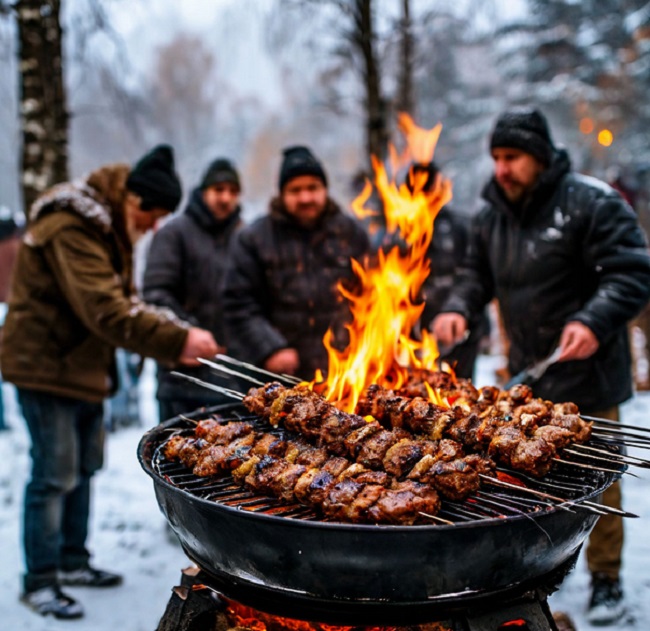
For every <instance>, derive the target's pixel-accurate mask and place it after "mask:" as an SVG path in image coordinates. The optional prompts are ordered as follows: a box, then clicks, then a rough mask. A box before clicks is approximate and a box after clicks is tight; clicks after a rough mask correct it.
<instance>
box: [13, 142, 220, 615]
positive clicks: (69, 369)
mask: <svg viewBox="0 0 650 631" xmlns="http://www.w3.org/2000/svg"><path fill="white" fill-rule="evenodd" d="M180 199H181V186H180V181H179V179H178V176H177V175H176V172H175V170H174V158H173V152H172V149H171V147H169V146H166V145H160V146H158V147H155V148H154V149H153V150H152V151H151V152H149V153H148V154H147V155H145V156H144V157H143V158H142V159H141V160H140V161H139V162H138V163H137V164H136V165H135V166H134V167H133V168H132V169H131V168H130V167H129V166H128V165H125V164H116V165H109V166H105V167H103V168H100V169H99V170H97V171H95V172H93V173H91V174H90V176H88V177H87V178H86V179H85V180H83V181H80V182H71V183H65V184H61V185H59V186H56V187H54V188H53V189H52V190H50V191H48V192H46V193H45V194H44V195H42V196H41V197H40V198H39V199H38V200H37V201H36V202H35V203H34V205H33V206H32V208H31V209H30V213H29V218H28V220H29V224H28V227H27V230H26V232H25V235H24V237H23V241H22V243H21V246H20V249H19V252H18V257H17V261H16V266H15V269H14V276H13V280H12V285H11V290H10V296H9V301H8V304H9V310H8V314H7V319H6V322H5V329H4V333H5V335H4V345H3V348H2V356H1V358H0V359H1V365H2V373H3V376H4V378H5V379H6V380H7V381H10V382H12V383H13V384H15V385H16V387H17V392H18V400H19V403H20V406H21V410H22V413H23V416H24V418H25V420H26V422H27V425H28V429H29V432H30V436H31V441H32V444H31V450H30V453H31V456H32V473H31V479H30V481H29V482H28V484H27V487H26V491H25V510H24V524H23V526H24V528H23V537H24V550H25V561H26V566H27V572H26V574H25V575H24V584H23V594H22V596H21V600H22V601H23V602H24V603H25V604H27V605H28V606H29V607H30V608H32V609H33V610H34V611H36V612H38V613H40V614H42V615H47V614H53V615H54V616H55V617H57V618H78V617H80V616H82V615H83V609H82V608H81V605H80V604H79V603H78V602H76V601H75V600H74V599H73V598H72V597H70V596H69V595H67V594H65V593H64V592H62V591H61V587H60V586H61V585H83V586H87V587H109V586H113V585H118V584H119V583H120V582H121V576H119V575H117V574H113V573H111V572H106V571H103V570H99V569H97V568H94V567H92V566H91V565H90V563H89V559H90V554H89V552H88V550H87V549H86V538H87V534H88V516H89V507H90V479H91V477H92V475H93V474H94V473H95V471H97V470H98V469H99V468H100V467H101V465H102V455H103V442H104V431H103V421H102V419H103V406H102V403H103V400H104V399H105V398H106V397H107V396H109V395H110V394H111V393H112V392H113V391H114V390H115V388H116V385H117V384H116V370H115V357H114V355H115V349H116V347H123V348H126V349H128V350H130V351H133V352H135V353H139V354H141V355H144V356H149V357H153V358H155V359H156V360H158V361H161V362H167V363H169V364H170V365H173V364H176V363H180V364H184V365H195V364H198V362H197V361H196V358H197V357H208V356H211V355H214V354H215V353H216V352H218V350H219V348H218V346H217V343H216V342H215V340H214V338H213V336H212V334H211V333H209V332H207V331H204V330H203V329H199V328H195V327H191V326H190V325H189V324H187V323H185V322H183V321H181V320H179V319H177V318H176V317H175V316H174V315H173V314H172V313H171V312H169V311H165V310H161V309H157V308H154V307H151V306H149V305H146V304H144V303H142V302H140V301H138V300H137V298H135V297H134V296H133V295H132V279H131V272H132V252H133V244H134V243H135V241H136V240H137V238H138V237H139V236H140V235H142V234H143V233H144V232H146V230H147V229H149V228H151V227H152V226H153V224H154V223H155V221H156V220H157V219H158V218H160V217H161V216H163V215H166V214H168V213H169V212H171V211H173V210H174V209H175V208H176V206H177V205H178V203H179V201H180Z"/></svg>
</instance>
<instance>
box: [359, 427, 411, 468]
mask: <svg viewBox="0 0 650 631" xmlns="http://www.w3.org/2000/svg"><path fill="white" fill-rule="evenodd" d="M405 434H406V432H404V431H403V430H400V429H396V430H393V431H392V432H389V431H388V430H385V429H382V430H381V431H380V432H377V433H376V434H374V435H373V436H371V437H370V438H368V439H367V440H366V441H365V442H364V443H363V445H362V446H361V449H360V450H359V453H358V455H357V457H356V460H357V462H360V463H361V464H363V465H365V466H367V467H370V468H371V469H382V468H383V466H384V463H383V461H384V457H385V455H386V453H387V452H388V450H389V449H390V448H391V447H392V446H393V445H394V444H395V443H397V442H398V441H400V440H401V439H402V438H403V437H404V436H405Z"/></svg>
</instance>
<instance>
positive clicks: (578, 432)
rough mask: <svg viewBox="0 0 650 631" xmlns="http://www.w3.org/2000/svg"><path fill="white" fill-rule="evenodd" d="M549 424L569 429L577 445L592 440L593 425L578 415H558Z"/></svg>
mask: <svg viewBox="0 0 650 631" xmlns="http://www.w3.org/2000/svg"><path fill="white" fill-rule="evenodd" d="M548 424H549V425H555V426H557V427H563V428H565V429H568V430H569V431H570V432H571V433H572V435H573V440H574V441H575V442H577V443H584V442H587V441H588V440H589V439H590V438H591V427H592V423H591V422H590V421H585V420H584V419H582V418H580V417H579V416H578V415H577V414H556V415H554V416H553V417H552V418H551V419H550V421H549V423H548Z"/></svg>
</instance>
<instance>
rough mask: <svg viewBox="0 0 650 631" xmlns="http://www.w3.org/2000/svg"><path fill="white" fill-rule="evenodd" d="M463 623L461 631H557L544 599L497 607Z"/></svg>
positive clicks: (468, 618)
mask: <svg viewBox="0 0 650 631" xmlns="http://www.w3.org/2000/svg"><path fill="white" fill-rule="evenodd" d="M464 622H465V627H464V629H463V631H465V630H466V631H558V629H557V626H556V624H555V621H554V620H553V615H552V614H551V610H550V608H549V606H548V603H547V602H546V599H543V600H533V601H531V602H524V603H518V604H514V605H510V606H505V607H503V608H501V607H497V608H495V610H493V611H489V612H484V613H482V614H479V615H476V616H467V617H466V619H465V621H464Z"/></svg>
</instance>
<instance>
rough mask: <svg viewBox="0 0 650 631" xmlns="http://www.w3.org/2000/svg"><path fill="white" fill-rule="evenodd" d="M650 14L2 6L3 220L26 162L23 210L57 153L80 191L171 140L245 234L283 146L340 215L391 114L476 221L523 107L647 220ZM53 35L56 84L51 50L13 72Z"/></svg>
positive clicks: (227, 3) (533, 0)
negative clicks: (400, 117) (502, 131)
mask: <svg viewBox="0 0 650 631" xmlns="http://www.w3.org/2000/svg"><path fill="white" fill-rule="evenodd" d="M506 5H507V6H506ZM28 9H32V10H33V11H37V13H34V12H32V13H31V15H32V16H35V15H38V16H39V24H38V25H36V24H33V23H32V24H30V23H28V22H27V17H28V15H29V12H28ZM21 11H22V12H23V13H22V16H23V17H21ZM649 15H650V2H649V1H648V0H583V1H582V2H575V0H518V1H517V2H509V3H499V2H496V1H494V0H485V1H482V2H480V3H479V2H476V1H475V0H457V1H456V2H454V3H453V4H452V3H449V2H448V1H446V0H428V1H427V2H421V1H418V0H400V1H399V2H395V0H322V1H316V0H220V1H219V2H217V3H215V2H213V1H210V0H184V2H183V3H177V2H174V1H173V0H155V2H152V1H151V0H128V1H125V0H113V1H112V2H107V1H106V0H75V2H69V1H66V0H41V1H39V2H36V1H35V0H20V1H17V0H0V78H1V79H2V82H1V83H0V96H1V98H2V102H1V103H0V141H1V142H2V143H3V147H7V150H5V151H3V152H2V154H0V166H1V167H3V168H0V204H5V205H8V206H10V207H16V206H17V205H18V204H20V201H19V200H20V198H21V196H22V195H23V192H22V191H20V185H19V183H20V182H21V178H20V176H19V164H20V163H21V162H22V164H23V165H24V169H25V176H24V177H23V178H22V181H23V182H25V183H26V184H28V185H29V186H30V187H33V189H32V190H31V191H28V190H26V191H25V192H24V195H25V199H26V200H29V199H30V196H32V195H34V194H36V193H37V192H39V191H40V190H41V188H42V187H44V186H46V185H49V184H50V183H51V182H52V181H54V180H56V179H60V178H62V177H63V175H64V173H65V171H64V170H63V168H64V166H65V164H66V161H65V159H64V158H65V154H66V147H67V153H68V154H69V160H68V161H67V164H68V166H69V170H70V173H69V175H70V176H72V177H75V176H78V175H82V174H83V173H85V172H87V171H88V170H90V169H91V168H94V167H96V166H98V165H99V164H103V163H105V162H108V161H114V160H127V161H130V160H132V159H135V158H137V157H138V155H139V154H140V153H142V152H143V151H145V150H146V149H147V148H148V147H149V146H151V145H152V144H154V143H156V142H163V141H166V142H171V143H172V144H173V145H174V146H175V147H176V150H177V160H178V166H179V171H180V173H181V175H182V177H183V180H184V184H185V190H186V191H189V189H190V187H191V186H192V185H193V184H194V183H195V181H196V178H197V177H198V176H199V172H200V171H201V170H202V168H203V167H204V166H205V164H207V163H208V161H209V160H211V159H212V158H213V157H214V156H216V155H217V154H225V155H229V156H231V157H232V158H233V159H235V161H236V162H237V163H238V164H239V165H240V167H241V168H242V172H243V182H244V202H245V211H246V214H247V215H248V216H249V217H251V216H254V215H256V214H259V213H261V212H263V211H264V208H265V206H266V201H267V200H268V198H269V197H270V195H272V194H273V193H274V192H275V187H276V176H277V168H278V165H279V160H280V150H281V148H282V147H283V146H285V145H287V144H294V143H305V144H310V145H311V146H312V147H313V148H314V150H315V151H316V153H317V154H318V155H319V157H321V158H322V159H323V161H324V162H325V164H326V165H327V166H328V170H329V172H330V176H331V177H330V180H331V183H332V184H331V186H332V189H333V194H334V195H335V196H336V197H337V198H339V199H340V200H341V201H342V202H343V203H347V202H348V201H349V200H350V198H351V196H352V191H351V188H350V182H351V180H352V179H353V176H354V175H355V174H356V173H358V172H359V171H366V172H367V170H368V156H369V154H370V153H378V154H380V155H383V154H384V152H385V148H386V144H387V142H388V141H389V140H391V139H393V140H395V138H394V128H395V119H396V116H395V115H396V112H398V111H410V112H411V113H412V114H414V115H415V120H416V122H418V123H419V124H420V125H422V126H425V127H431V126H433V125H435V124H436V123H438V122H442V124H443V132H442V135H441V138H440V142H439V145H438V148H437V151H436V161H437V162H439V163H440V165H441V166H442V168H443V169H444V171H445V173H446V175H447V176H448V177H450V178H451V180H452V182H453V184H454V206H456V207H457V208H458V209H460V210H464V211H465V212H468V213H471V212H474V211H475V210H476V209H477V207H478V206H479V193H480V188H481V186H482V184H483V182H484V181H485V179H486V178H487V177H488V175H489V173H490V170H491V164H490V160H489V156H488V152H487V136H488V134H489V131H490V127H491V124H492V122H493V120H494V117H495V115H496V114H497V112H498V111H500V110H501V109H502V108H503V107H505V106H506V105H507V104H511V103H520V102H535V103H537V104H539V105H540V106H541V107H542V108H543V109H544V110H545V111H546V112H547V113H548V115H549V118H550V120H551V123H552V125H553V128H554V132H555V136H556V138H557V140H558V141H560V142H562V143H563V144H565V145H567V147H568V148H569V150H570V151H571V154H572V157H573V160H574V163H575V166H576V168H577V169H578V170H583V171H587V172H591V173H593V174H594V175H597V176H600V177H604V176H605V172H606V171H607V169H608V168H609V167H611V166H613V165H617V166H619V167H620V168H621V169H622V173H623V175H624V176H625V177H627V178H628V179H629V180H630V182H631V183H632V184H633V185H634V186H635V187H636V188H637V189H638V193H639V194H638V195H637V198H636V199H637V209H638V210H639V212H640V213H641V214H643V213H645V212H646V209H647V206H648V203H647V191H648V189H649V188H650V182H648V181H647V180H648V178H649V175H648V174H649V172H650V139H649V137H648V134H650V131H648V130H649V129H650V128H649V125H648V123H649V122H650V121H649V120H648V119H649V118H650V111H649V109H650V102H649V101H648V99H647V97H646V95H647V94H648V88H650V86H649V85H648V83H649V82H650V18H649ZM57 16H58V17H59V20H58V22H57V21H56V20H55V19H54V18H55V17H57ZM37 26H38V28H39V29H41V33H40V34H38V33H37V36H35V37H34V38H33V39H30V43H29V44H28V45H25V46H23V45H19V43H20V42H21V41H22V40H23V39H25V37H26V33H27V31H26V30H25V29H26V28H28V27H31V28H36V27H37ZM60 26H62V27H63V29H60V28H59V27H60ZM61 33H64V34H65V37H64V39H63V42H62V44H63V47H62V56H59V57H58V58H59V59H62V60H63V65H61V63H58V62H57V61H56V59H57V53H56V51H55V52H54V53H53V54H51V55H48V56H47V58H45V59H44V61H43V63H42V64H40V63H39V64H38V65H37V64H34V63H31V62H30V63H26V64H22V65H20V66H19V64H18V63H17V59H18V54H19V51H20V54H21V55H26V54H28V53H29V51H30V46H32V47H33V46H35V45H40V46H41V47H43V46H46V45H47V46H55V44H56V40H57V39H59V40H60V37H61ZM21 38H22V39H21ZM48 38H49V39H48ZM58 45H59V46H61V42H60V41H59V44H58ZM52 50H54V48H53V49H52ZM29 54H32V55H35V54H37V53H36V52H32V53H29ZM61 67H62V69H63V71H64V72H63V75H61V73H60V72H59V77H60V76H62V77H63V82H62V83H61V82H60V81H59V79H57V72H58V69H59V68H61ZM19 68H22V69H23V70H24V71H25V74H24V75H19ZM29 72H31V73H36V75H37V76H36V79H39V80H42V79H46V80H47V81H46V83H47V86H45V85H43V86H41V88H39V89H40V90H41V92H42V96H38V94H37V96H36V97H34V98H31V97H30V100H28V101H25V98H26V95H27V93H28V92H27V90H26V89H25V88H23V87H20V84H19V81H18V79H17V77H18V76H21V77H25V78H27V77H29V78H30V81H32V80H33V79H32V78H31V75H29ZM28 87H29V89H32V88H34V86H32V85H30V86H28ZM64 88H65V89H64ZM19 94H20V95H21V97H20V98H19V96H18V95H19ZM66 95H67V99H66ZM45 98H48V99H54V100H55V101H56V103H55V104H54V105H53V106H52V107H49V106H48V107H41V106H40V105H39V103H41V104H42V103H44V102H45V101H44V99H45ZM39 99H41V100H40V101H39ZM19 103H20V109H19V105H18V104H19ZM66 103H67V105H66ZM67 111H69V112H70V116H69V117H68V116H67V114H66V112H67ZM19 112H21V114H22V115H23V116H24V118H23V121H24V129H25V131H24V132H23V131H21V130H22V129H23V127H22V126H21V125H20V117H19ZM35 116H36V117H38V116H40V117H42V120H40V119H38V118H36V119H34V117H35ZM28 123H29V124H28ZM605 128H606V129H608V130H609V131H610V132H611V133H612V134H613V141H612V143H611V145H610V146H605V144H601V142H599V140H598V133H599V132H602V131H603V129H605ZM66 129H67V132H68V135H67V144H66V142H65V140H66V135H65V133H64V132H65V130H66ZM23 133H24V139H25V142H23ZM34 139H38V142H36V143H33V142H32V140H34ZM601 140H604V141H606V138H605V137H604V136H601ZM4 167H6V168H4Z"/></svg>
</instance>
